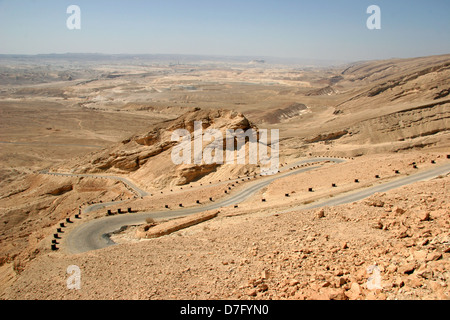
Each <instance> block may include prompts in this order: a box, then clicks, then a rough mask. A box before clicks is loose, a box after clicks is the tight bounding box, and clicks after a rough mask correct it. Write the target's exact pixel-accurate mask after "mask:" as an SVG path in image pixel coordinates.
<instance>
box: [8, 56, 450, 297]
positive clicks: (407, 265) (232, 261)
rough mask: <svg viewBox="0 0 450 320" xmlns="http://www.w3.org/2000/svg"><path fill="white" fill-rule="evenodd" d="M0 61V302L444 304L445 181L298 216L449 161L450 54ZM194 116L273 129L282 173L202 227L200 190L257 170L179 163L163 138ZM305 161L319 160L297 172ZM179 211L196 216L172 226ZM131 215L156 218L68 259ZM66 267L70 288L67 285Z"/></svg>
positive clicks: (241, 186) (209, 123)
mask: <svg viewBox="0 0 450 320" xmlns="http://www.w3.org/2000/svg"><path fill="white" fill-rule="evenodd" d="M0 67H1V70H2V72H1V76H0V112H1V115H0V147H1V153H0V163H1V169H0V176H1V181H2V184H1V186H0V242H1V250H0V269H1V272H0V274H1V280H0V298H2V299H262V300H264V299H295V300H304V299H307V300H309V299H321V300H322V299H326V300H328V299H339V300H344V299H345V300H347V299H350V300H355V299H439V300H442V299H448V298H449V293H450V291H449V290H450V289H449V287H448V282H449V276H450V274H449V272H448V269H449V248H450V247H449V243H450V238H449V237H450V234H449V231H448V230H449V223H450V211H449V210H450V204H449V203H448V190H449V183H450V180H449V176H448V171H447V172H445V173H444V174H442V175H439V176H437V177H435V178H434V179H431V180H427V181H418V182H415V183H412V184H410V185H406V186H402V187H400V188H396V189H392V190H389V191H386V192H382V193H376V194H374V195H371V196H370V197H368V198H366V199H362V200H359V201H354V202H350V203H347V204H342V205H338V206H326V207H320V206H319V207H317V208H314V209H305V208H304V207H305V206H307V205H310V204H315V203H320V201H322V200H324V199H332V198H336V197H338V196H340V195H345V194H348V193H351V192H357V191H358V190H363V189H365V188H369V187H371V186H376V185H382V184H383V183H388V182H390V181H394V180H395V179H399V178H402V177H408V176H413V175H414V174H416V173H420V172H427V171H429V170H433V168H436V167H441V166H447V165H448V163H449V162H450V160H449V159H448V155H449V154H450V136H449V128H450V96H449V93H450V92H449V84H450V83H449V79H450V56H449V55H442V56H431V57H422V58H415V59H393V60H384V61H367V62H357V63H353V64H349V65H344V66H330V67H307V68H306V67H303V68H302V67H301V66H281V65H272V64H270V63H265V64H262V63H257V64H255V63H243V62H240V63H238V62H226V63H225V62H223V61H222V62H220V63H212V62H211V61H208V62H202V61H193V62H184V63H183V64H172V63H166V62H164V63H163V62H159V61H158V62H155V61H152V60H151V59H150V60H149V61H145V62H142V61H140V62H139V63H133V62H132V61H128V60H127V61H122V62H120V63H115V64H112V63H110V64H108V63H107V62H105V63H99V62H98V61H90V60H89V59H88V58H86V61H77V62H76V63H75V62H73V61H72V60H71V61H65V60H64V59H55V60H52V61H40V60H39V59H36V60H34V59H32V58H30V59H29V61H28V60H27V61H23V60H22V61H16V60H14V59H13V58H4V59H2V60H1V61H0ZM194 121H202V122H203V123H204V125H205V127H207V128H213V129H217V130H222V131H223V130H226V129H230V128H232V129H236V128H240V129H243V130H246V129H249V128H254V129H255V130H258V129H269V130H271V129H278V130H279V132H280V146H279V150H280V173H279V174H278V175H276V177H280V178H277V179H274V180H273V181H272V182H270V183H269V184H267V185H266V186H264V188H261V189H258V190H257V191H256V192H255V193H253V194H252V195H251V196H250V197H248V198H246V199H245V201H243V202H240V203H239V204H238V205H237V207H236V206H235V205H229V206H224V207H221V208H218V209H215V210H212V211H208V212H207V213H209V214H210V215H209V216H207V218H205V213H204V212H202V210H201V208H202V206H204V205H205V204H206V203H210V202H211V201H210V200H209V199H210V198H213V199H214V201H215V202H217V203H219V202H220V201H226V200H227V199H233V197H235V196H237V195H239V194H242V193H244V191H245V190H248V189H249V188H250V187H251V186H252V184H255V183H257V182H258V181H263V179H265V178H264V177H260V176H259V173H260V170H261V167H260V166H259V165H252V164H245V165H227V164H224V165H206V164H204V165H175V164H174V163H173V162H172V161H171V151H172V148H173V146H174V143H173V142H171V141H170V137H171V133H172V132H173V130H175V129H178V128H185V129H187V130H188V131H189V132H190V133H192V132H193V131H192V128H193V122H194ZM204 146H205V144H204ZM328 158H332V159H340V160H342V162H339V163H337V162H333V161H329V160H327V159H328ZM307 159H316V160H315V161H314V164H308V165H306V164H304V165H302V167H298V168H297V167H296V163H298V162H299V161H302V160H307ZM301 169H308V170H305V171H304V172H303V171H302V172H299V173H298V174H295V175H287V176H283V174H284V173H287V172H289V171H290V170H301ZM49 173H50V174H49ZM51 173H60V174H68V175H65V176H63V175H52V174H51ZM77 175H78V176H77ZM82 175H84V176H82ZM376 176H377V177H376ZM117 177H122V178H124V179H127V180H126V181H130V183H132V184H134V185H135V186H137V187H138V188H139V190H143V191H144V192H145V195H142V194H139V192H136V190H135V189H133V188H132V187H130V185H131V184H127V183H126V182H123V181H120V180H117V179H115V178H117ZM355 179H358V183H356V182H355ZM332 184H335V185H334V186H332ZM309 188H312V190H309ZM225 191H227V192H226V193H225ZM311 191H312V192H311ZM118 201H121V202H120V203H118ZM197 201H199V203H198V202H197ZM110 202H111V204H110V205H109V206H108V207H104V208H100V207H91V206H92V205H94V204H96V205H99V204H103V203H105V204H106V203H110ZM179 204H183V208H186V209H190V208H192V209H195V208H198V210H197V211H198V212H197V213H196V214H194V215H192V216H190V217H182V218H180V217H177V218H173V217H171V216H170V212H173V211H174V210H176V207H177V206H178V208H179ZM166 205H169V207H168V208H166V207H165V206H166ZM127 208H133V210H135V211H136V214H138V213H139V214H141V213H151V212H156V211H158V212H159V211H163V212H167V218H165V217H164V215H162V216H161V217H159V218H158V219H155V220H149V219H148V220H147V221H145V219H142V221H141V222H139V223H135V224H133V225H131V226H128V227H124V228H122V229H121V230H117V232H115V233H114V234H111V235H110V236H111V239H112V240H113V241H114V242H115V243H116V245H113V246H108V247H106V248H101V249H98V250H91V251H87V252H82V253H76V254H74V253H71V252H70V250H69V249H70V248H69V246H70V245H69V243H66V240H67V239H68V238H69V235H70V234H71V233H72V232H73V233H74V232H75V231H76V230H77V228H80V227H81V226H83V225H85V224H87V223H89V222H90V221H95V220H98V219H107V217H106V213H107V210H108V209H109V210H111V211H112V212H114V213H115V212H117V210H118V209H124V210H126V209H127ZM77 214H81V217H79V218H76V217H75V215H77ZM129 214H130V215H132V214H133V213H126V214H125V215H129ZM67 218H69V219H71V223H67V226H65V227H64V228H63V229H64V230H61V232H60V233H59V238H60V239H58V244H57V250H52V247H51V243H52V240H54V236H53V235H54V234H55V233H56V232H57V229H58V228H61V227H60V223H62V222H64V221H66V220H65V219H67ZM197 218H198V219H199V220H198V221H196V219H197ZM183 219H184V220H183ZM186 219H187V220H189V219H193V221H195V223H187V224H186V221H187V220H186ZM155 230H157V231H158V232H159V233H158V232H154V233H153V235H150V234H151V232H153V231H155ZM70 265H76V266H78V267H79V268H80V270H81V289H80V290H70V289H68V288H67V285H66V280H67V278H68V274H67V272H66V270H67V267H68V266H70ZM374 270H375V271H374ZM375 273H376V274H377V275H378V274H379V276H380V277H379V278H377V279H380V281H381V282H380V283H378V285H377V287H376V288H374V287H373V284H372V282H370V281H371V279H373V276H374V274H375Z"/></svg>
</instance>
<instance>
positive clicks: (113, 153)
mask: <svg viewBox="0 0 450 320" xmlns="http://www.w3.org/2000/svg"><path fill="white" fill-rule="evenodd" d="M195 121H201V123H202V129H203V130H207V129H217V130H220V131H221V132H222V134H223V137H224V141H223V145H224V146H225V145H226V139H225V137H226V130H228V129H229V130H237V129H242V130H243V131H246V130H248V129H252V128H255V129H256V127H255V126H254V125H253V124H252V123H251V122H250V121H249V120H248V119H247V118H246V117H245V116H244V115H243V114H242V113H239V112H235V111H231V110H223V109H219V110H201V109H198V108H197V109H194V110H193V111H190V112H187V113H185V114H183V115H182V116H180V117H178V118H177V119H175V120H172V121H166V122H163V123H160V124H159V125H157V126H155V127H154V128H152V129H151V130H150V131H149V132H147V133H145V134H141V135H135V136H133V137H130V138H128V139H125V140H123V141H121V142H120V143H118V144H116V145H115V146H113V147H111V148H108V149H105V150H103V151H101V152H98V153H94V154H92V156H91V157H90V158H88V159H87V161H84V162H81V163H70V164H67V165H66V167H67V168H70V170H71V171H75V172H82V173H119V174H133V177H134V178H136V179H138V180H139V181H142V183H143V184H144V185H150V184H151V185H153V186H154V187H156V188H163V187H165V186H167V185H184V184H187V183H190V182H192V181H196V180H198V179H200V178H202V177H204V176H206V175H208V174H209V173H211V172H214V171H216V170H217V169H218V167H220V165H219V164H216V163H213V164H203V165H185V164H182V165H175V164H173V162H172V160H171V150H172V147H173V146H175V145H177V144H178V142H177V141H172V140H171V138H172V133H173V132H174V131H175V130H177V129H185V130H187V131H188V132H189V133H190V134H191V140H193V139H194V123H195ZM207 145H208V142H207V141H203V148H206V147H207ZM73 168H75V170H73ZM60 170H61V171H64V169H63V168H61V169H60Z"/></svg>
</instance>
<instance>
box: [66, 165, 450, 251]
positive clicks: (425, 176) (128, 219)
mask: <svg viewBox="0 0 450 320" xmlns="http://www.w3.org/2000/svg"><path fill="white" fill-rule="evenodd" d="M318 161H330V162H335V163H340V162H344V161H345V160H342V159H335V158H314V159H308V160H302V161H299V162H297V163H296V164H294V165H292V166H297V165H298V164H305V163H314V162H318ZM292 166H291V167H292ZM318 167H319V166H311V167H306V168H301V169H295V170H291V171H288V170H289V168H283V172H281V173H280V174H277V175H275V176H269V177H265V178H261V179H260V180H258V181H254V182H250V183H248V184H247V188H246V189H245V190H243V191H241V192H239V193H236V194H232V195H230V196H229V197H227V198H224V199H221V200H219V201H217V202H211V203H210V204H207V205H203V206H198V207H192V208H182V209H179V210H173V211H167V210H166V211H155V212H142V213H135V214H126V215H117V216H112V217H103V218H99V219H95V220H92V221H89V222H86V223H83V224H81V225H79V226H77V227H76V228H74V229H73V230H72V231H71V232H70V233H69V234H68V235H67V236H66V237H65V240H64V244H65V248H66V250H67V251H68V252H69V253H73V254H76V253H82V252H87V251H91V250H96V249H101V248H105V247H107V246H111V245H114V244H115V243H114V242H112V241H111V240H110V239H109V236H108V234H110V233H112V232H114V231H117V230H119V229H120V228H121V227H123V226H127V225H136V224H142V223H143V222H144V221H145V219H147V218H153V219H170V218H175V217H181V216H187V215H190V214H195V213H199V212H204V211H208V210H215V209H219V208H222V207H227V206H231V205H236V204H239V203H242V202H243V201H245V200H246V199H248V198H249V197H251V196H252V195H253V194H255V193H256V192H258V191H259V190H261V189H262V188H264V187H265V186H267V185H269V184H270V183H271V182H273V181H274V180H276V179H280V178H283V177H286V176H289V175H294V174H300V173H302V172H306V171H309V170H313V169H316V168H318ZM449 172H450V163H447V164H445V165H441V166H438V167H436V168H433V169H430V170H427V171H423V172H419V173H416V174H413V175H410V176H406V177H402V178H397V179H395V180H392V181H390V182H386V183H382V184H378V185H375V186H371V187H367V188H363V189H360V190H357V191H353V192H348V193H344V194H341V195H339V196H335V197H333V198H328V199H324V200H318V201H316V202H314V203H313V204H309V205H303V206H298V207H294V208H290V209H289V210H285V211H282V212H277V213H284V212H290V211H294V210H302V209H312V208H317V207H322V206H335V205H340V204H345V203H350V202H354V201H358V200H361V199H364V198H366V197H368V196H370V195H372V194H374V193H377V192H385V191H388V190H391V189H394V188H398V187H400V186H403V185H407V184H410V183H414V182H418V181H424V180H429V179H432V178H435V177H437V176H440V175H444V174H448V173H449ZM61 175H64V174H61ZM66 175H70V174H66ZM110 178H111V177H110ZM125 180H126V179H125ZM142 191H143V190H142ZM144 192H145V191H144ZM112 204H117V202H111V203H103V204H97V205H92V206H90V207H88V208H86V212H88V211H94V210H97V209H100V208H102V207H106V206H108V205H112Z"/></svg>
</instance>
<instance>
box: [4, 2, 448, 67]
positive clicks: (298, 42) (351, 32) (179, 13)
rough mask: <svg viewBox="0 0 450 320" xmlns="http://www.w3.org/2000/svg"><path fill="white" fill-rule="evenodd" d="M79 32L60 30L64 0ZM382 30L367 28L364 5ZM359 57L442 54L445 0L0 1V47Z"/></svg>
mask: <svg viewBox="0 0 450 320" xmlns="http://www.w3.org/2000/svg"><path fill="white" fill-rule="evenodd" d="M72 4H74V5H78V6H79V7H80V8H81V30H69V29H68V28H67V27H66V20H67V18H68V17H69V16H70V15H69V14H67V13H66V9H67V7H68V6H69V5H72ZM372 4H375V5H378V6H379V7H380V8H381V30H369V29H368V28H367V27H366V21H367V19H368V18H369V16H370V14H367V13H366V10H367V8H368V7H369V6H370V5H372ZM66 52H73V53H75V52H87V53H131V54H137V53H170V54H205V55H208V54H211V55H233V56H275V57H294V58H309V59H337V60H347V61H348V60H364V59H383V58H391V57H401V58H404V57H405V58H406V57H416V56H425V55H434V54H444V53H450V0H429V1H417V0H388V1H385V0H370V1H366V0H314V1H313V0H310V1H302V0H277V1H274V0H221V1H218V0H183V1H182V0H69V1H66V0H0V53H8V54H12V53H14V54H37V53H66Z"/></svg>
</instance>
